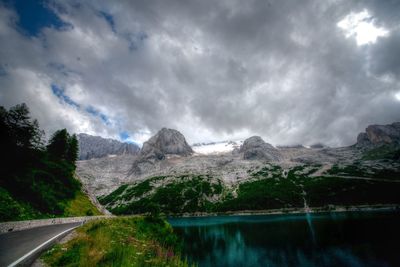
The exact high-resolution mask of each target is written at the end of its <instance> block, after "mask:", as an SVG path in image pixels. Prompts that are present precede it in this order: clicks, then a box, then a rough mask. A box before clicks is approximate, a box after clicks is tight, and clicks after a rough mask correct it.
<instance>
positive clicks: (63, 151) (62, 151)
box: [47, 129, 70, 160]
mask: <svg viewBox="0 0 400 267" xmlns="http://www.w3.org/2000/svg"><path fill="white" fill-rule="evenodd" d="M69 138H70V137H69V134H68V132H67V129H62V130H58V131H56V132H55V133H54V134H53V136H52V137H51V138H50V141H49V144H48V145H47V152H48V153H49V155H50V157H52V158H53V159H57V160H63V159H64V160H66V159H67V153H68V149H69Z"/></svg>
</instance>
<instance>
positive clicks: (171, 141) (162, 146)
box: [140, 128, 193, 158]
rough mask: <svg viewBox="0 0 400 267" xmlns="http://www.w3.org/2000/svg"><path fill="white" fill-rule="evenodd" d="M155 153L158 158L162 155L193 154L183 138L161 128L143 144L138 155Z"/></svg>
mask: <svg viewBox="0 0 400 267" xmlns="http://www.w3.org/2000/svg"><path fill="white" fill-rule="evenodd" d="M152 153H155V154H157V155H158V156H157V157H158V158H159V157H162V156H161V154H162V155H167V154H173V155H180V156H189V155H191V154H192V153H193V150H192V148H191V147H190V146H189V145H188V143H187V142H186V139H185V137H184V136H183V134H181V133H180V132H179V131H177V130H174V129H168V128H162V129H161V130H160V131H158V133H157V134H156V135H154V136H153V137H151V138H150V139H149V140H148V141H146V142H145V143H144V144H143V148H142V150H141V151H140V155H142V156H144V155H148V154H152Z"/></svg>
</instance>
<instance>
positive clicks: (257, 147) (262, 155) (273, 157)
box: [239, 136, 281, 161]
mask: <svg viewBox="0 0 400 267" xmlns="http://www.w3.org/2000/svg"><path fill="white" fill-rule="evenodd" d="M239 152H240V153H243V159H250V160H252V159H257V160H268V161H279V160H280V159H281V155H280V153H279V151H278V150H277V149H276V148H275V147H273V146H272V145H271V144H268V143H266V142H265V141H264V140H263V139H262V138H261V137H260V136H252V137H250V138H247V139H246V140H244V142H243V145H242V146H241V147H240V150H239Z"/></svg>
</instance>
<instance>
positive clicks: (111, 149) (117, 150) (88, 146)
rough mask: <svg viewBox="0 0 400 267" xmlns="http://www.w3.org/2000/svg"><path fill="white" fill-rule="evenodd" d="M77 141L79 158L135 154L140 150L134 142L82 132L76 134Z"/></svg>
mask: <svg viewBox="0 0 400 267" xmlns="http://www.w3.org/2000/svg"><path fill="white" fill-rule="evenodd" d="M78 141H79V159H80V160H87V159H92V158H102V157H105V156H108V155H125V154H128V155H136V154H138V153H139V150H140V148H139V146H138V145H136V144H130V143H122V142H119V141H117V140H114V139H108V138H107V139H106V138H102V137H100V136H93V135H89V134H84V133H81V134H78Z"/></svg>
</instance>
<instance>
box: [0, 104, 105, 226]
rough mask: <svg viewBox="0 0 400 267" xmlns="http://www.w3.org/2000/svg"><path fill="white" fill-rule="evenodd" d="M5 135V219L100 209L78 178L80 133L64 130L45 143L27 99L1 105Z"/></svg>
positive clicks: (1, 187)
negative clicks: (78, 137)
mask: <svg viewBox="0 0 400 267" xmlns="http://www.w3.org/2000/svg"><path fill="white" fill-rule="evenodd" d="M0 134H1V135H0V145H1V147H2V148H3V150H2V153H3V156H2V161H3V162H2V163H3V164H2V166H3V167H2V168H1V169H0V221H10V220H27V219H36V218H49V217H60V216H78V215H79V216H80V215H82V216H83V215H87V214H100V213H99V211H98V210H97V209H96V208H95V207H94V206H93V205H92V203H91V202H90V201H89V199H88V198H87V197H86V195H84V194H83V193H82V192H81V187H82V185H81V183H80V182H79V181H78V180H77V179H76V178H75V177H74V172H75V168H76V166H75V162H76V160H77V157H78V142H77V139H76V136H75V135H70V134H69V133H68V132H67V130H66V129H62V130H59V131H56V132H55V133H54V134H53V135H52V136H51V138H50V140H49V142H48V143H47V144H44V141H43V139H44V138H43V135H44V132H43V131H42V130H40V128H39V124H38V122H37V121H36V120H33V119H31V118H30V114H29V109H28V107H27V106H26V105H25V104H21V105H17V106H15V107H12V108H10V109H9V110H6V109H5V108H3V107H0ZM77 201H78V202H79V203H80V205H79V206H80V207H79V208H78V207H77V206H78V205H76V203H77Z"/></svg>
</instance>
